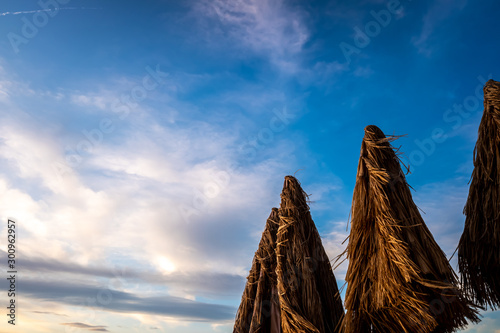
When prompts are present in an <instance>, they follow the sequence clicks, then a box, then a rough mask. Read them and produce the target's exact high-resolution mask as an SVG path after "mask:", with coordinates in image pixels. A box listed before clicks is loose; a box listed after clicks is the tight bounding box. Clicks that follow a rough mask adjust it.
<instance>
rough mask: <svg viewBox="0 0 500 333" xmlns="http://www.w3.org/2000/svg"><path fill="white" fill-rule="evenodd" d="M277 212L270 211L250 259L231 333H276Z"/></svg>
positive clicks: (277, 325) (277, 303) (277, 330)
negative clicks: (250, 264) (258, 242)
mask: <svg viewBox="0 0 500 333" xmlns="http://www.w3.org/2000/svg"><path fill="white" fill-rule="evenodd" d="M278 224H279V217H278V209H277V208H273V209H272V212H271V215H269V218H268V219H267V223H266V228H265V230H264V232H263V233H262V239H261V240H260V244H259V248H258V249H257V252H255V256H254V258H253V264H252V269H251V270H250V274H249V275H248V278H247V284H246V286H245V290H244V291H243V297H242V299H241V304H240V307H239V309H238V312H237V314H236V321H235V324H234V330H233V332H234V333H257V332H259V333H264V332H266V333H279V332H280V318H279V317H280V312H279V301H278V293H277V281H276V251H275V250H276V235H277V232H278Z"/></svg>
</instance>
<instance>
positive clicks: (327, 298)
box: [276, 176, 344, 333]
mask: <svg viewBox="0 0 500 333" xmlns="http://www.w3.org/2000/svg"><path fill="white" fill-rule="evenodd" d="M279 219H280V223H279V229H278V237H277V246H276V253H277V269H276V275H277V281H278V292H279V302H280V307H281V327H282V331H283V332H284V333H292V332H294V333H295V332H302V333H312V332H317V333H330V332H338V329H339V328H340V321H341V319H342V317H343V315H344V309H343V307H342V301H341V299H340V294H339V290H338V287H337V282H336V280H335V276H334V275H333V271H332V266H331V264H330V261H329V259H328V256H327V254H326V252H325V250H324V248H323V245H322V243H321V238H320V236H319V233H318V230H317V229H316V226H315V225H314V222H313V220H312V218H311V214H310V212H309V206H308V205H307V195H306V193H305V192H304V191H303V190H302V188H301V187H300V183H299V181H298V180H297V179H296V178H295V177H292V176H286V177H285V183H284V186H283V192H282V193H281V205H280V209H279Z"/></svg>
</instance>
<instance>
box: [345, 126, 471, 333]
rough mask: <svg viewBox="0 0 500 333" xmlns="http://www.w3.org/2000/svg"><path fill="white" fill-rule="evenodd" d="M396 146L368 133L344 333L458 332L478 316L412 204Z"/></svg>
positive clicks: (354, 216)
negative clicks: (468, 321) (394, 147)
mask: <svg viewBox="0 0 500 333" xmlns="http://www.w3.org/2000/svg"><path fill="white" fill-rule="evenodd" d="M392 140H394V138H393V137H389V138H386V137H385V135H384V133H383V132H382V131H381V130H380V129H379V128H378V127H376V126H373V125H370V126H367V127H366V128H365V136H364V138H363V142H362V145H361V156H360V159H359V164H358V173H357V178H356V185H355V188H354V194H353V203H352V211H351V232H350V236H349V244H348V246H347V249H346V251H347V257H348V259H349V268H348V271H347V275H346V281H347V283H348V286H347V290H346V301H345V307H346V311H347V312H346V316H345V318H344V322H343V328H344V332H346V333H360V332H361V333H364V332H389V333H390V332H394V333H396V332H397V333H401V332H408V333H409V332H411V333H425V332H453V331H455V330H457V329H459V328H462V327H464V326H465V325H466V324H467V319H469V320H471V321H477V320H478V319H477V315H476V314H477V313H476V310H475V309H474V308H473V307H472V306H471V304H469V303H468V302H467V300H466V299H465V297H464V296H463V294H462V293H461V291H460V289H459V288H458V287H457V277H456V275H455V273H454V272H453V270H452V268H451V267H450V265H449V263H448V260H447V259H446V257H445V254H444V253H443V251H442V250H441V249H440V248H439V246H438V245H437V243H436V241H435V240H434V238H433V237H432V235H431V233H430V232H429V230H428V229H427V227H426V225H425V223H424V221H423V219H422V217H421V216H420V213H419V211H418V208H417V206H416V205H415V203H414V202H413V199H412V196H411V193H410V189H409V186H408V184H407V183H406V179H405V175H404V173H403V171H402V170H401V165H400V160H399V158H398V157H397V155H396V153H395V151H394V149H393V147H392V146H391V144H390V142H391V141H392Z"/></svg>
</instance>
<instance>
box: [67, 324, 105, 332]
mask: <svg viewBox="0 0 500 333" xmlns="http://www.w3.org/2000/svg"><path fill="white" fill-rule="evenodd" d="M61 325H64V326H70V327H74V328H81V329H84V330H87V331H92V332H109V330H107V329H106V327H107V326H102V325H98V326H94V325H88V324H84V323H62V324H61Z"/></svg>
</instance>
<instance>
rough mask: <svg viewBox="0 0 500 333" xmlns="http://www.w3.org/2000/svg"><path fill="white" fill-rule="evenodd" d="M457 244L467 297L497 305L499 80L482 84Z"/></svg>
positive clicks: (499, 263) (499, 265)
mask: <svg viewBox="0 0 500 333" xmlns="http://www.w3.org/2000/svg"><path fill="white" fill-rule="evenodd" d="M464 214H465V215H466V218H465V228H464V232H463V234H462V237H461V238H460V243H459V245H458V265H459V270H460V273H461V274H462V275H461V276H462V284H463V286H464V290H465V293H466V294H467V296H468V297H470V299H472V300H473V301H474V302H476V303H477V304H479V305H481V306H490V307H491V308H492V309H494V308H497V307H500V250H499V249H500V82H496V81H493V80H489V81H488V82H486V85H485V86H484V112H483V117H482V119H481V123H480V125H479V134H478V138H477V142H476V147H475V148H474V171H473V172H472V177H471V181H470V188H469V197H468V198H467V203H466V205H465V208H464Z"/></svg>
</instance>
